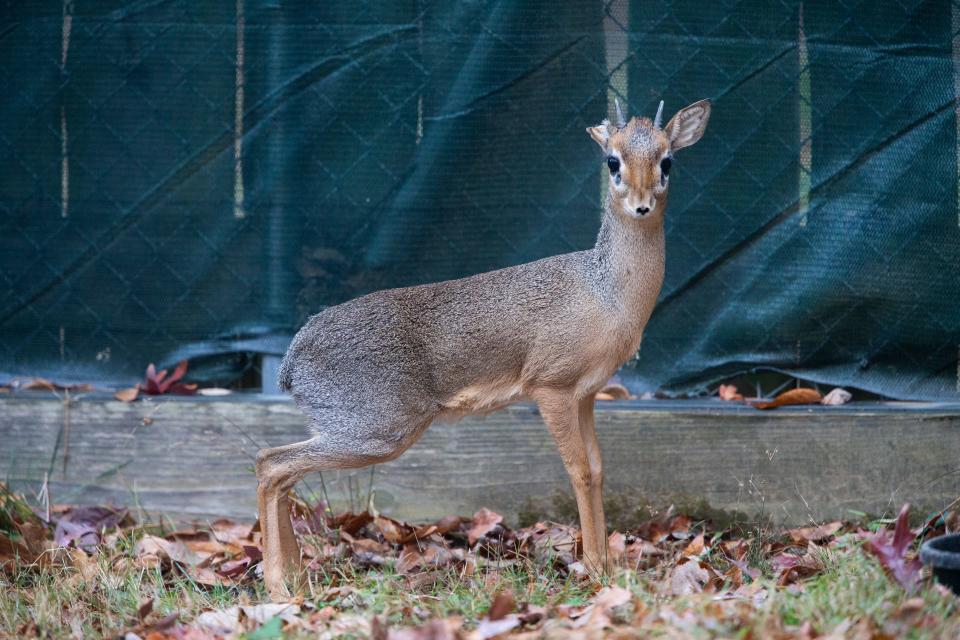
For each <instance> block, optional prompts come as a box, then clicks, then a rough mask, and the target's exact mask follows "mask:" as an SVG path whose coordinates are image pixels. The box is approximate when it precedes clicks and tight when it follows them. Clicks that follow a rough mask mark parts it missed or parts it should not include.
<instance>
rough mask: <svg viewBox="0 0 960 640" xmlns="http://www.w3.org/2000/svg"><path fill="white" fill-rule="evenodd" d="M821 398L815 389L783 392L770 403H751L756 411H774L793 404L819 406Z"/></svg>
mask: <svg viewBox="0 0 960 640" xmlns="http://www.w3.org/2000/svg"><path fill="white" fill-rule="evenodd" d="M821 399H822V396H821V395H820V392H819V391H817V390H816V389H790V390H789V391H784V392H783V393H781V394H780V395H778V396H777V397H776V398H774V399H773V401H771V402H763V401H760V402H756V401H755V402H753V406H754V407H756V408H757V409H775V408H777V407H785V406H787V405H794V404H819V403H820V400H821Z"/></svg>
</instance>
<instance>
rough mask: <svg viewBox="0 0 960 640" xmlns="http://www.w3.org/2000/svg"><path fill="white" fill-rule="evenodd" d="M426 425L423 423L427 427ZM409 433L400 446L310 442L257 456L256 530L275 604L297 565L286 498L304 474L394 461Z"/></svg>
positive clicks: (414, 432)
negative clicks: (257, 513) (257, 530)
mask: <svg viewBox="0 0 960 640" xmlns="http://www.w3.org/2000/svg"><path fill="white" fill-rule="evenodd" d="M426 424H428V423H425V424H424V425H422V426H423V427H425V426H426ZM422 430H423V429H422V428H420V429H412V430H411V434H412V435H411V437H409V438H407V439H406V440H403V441H401V442H394V441H389V440H388V441H375V440H370V441H366V442H364V443H363V446H364V447H365V451H364V452H363V453H361V452H359V451H358V450H357V449H358V448H360V447H359V446H358V445H356V443H346V442H339V443H335V442H323V441H321V439H320V438H311V439H310V440H304V441H303V442H297V443H295V444H288V445H286V446H283V447H275V448H273V449H262V450H261V451H260V452H259V453H258V454H257V481H258V483H259V484H258V486H257V499H258V506H259V510H260V529H261V534H262V536H263V579H264V582H266V585H267V591H268V592H269V593H270V597H271V599H273V600H274V601H281V600H285V599H287V598H288V597H289V595H290V594H289V591H287V586H286V584H285V578H287V577H289V576H291V574H293V573H294V572H295V571H296V570H297V569H298V567H299V566H300V545H299V544H298V543H297V538H296V536H295V535H294V533H293V525H292V524H291V522H290V503H289V500H288V498H287V494H288V493H289V491H290V490H291V489H292V488H293V486H294V485H295V484H296V483H297V482H299V481H300V479H301V478H303V476H305V475H306V474H308V473H310V472H313V471H326V470H329V469H359V468H361V467H366V466H368V465H371V464H375V463H378V462H384V461H386V460H392V459H393V458H396V457H397V456H399V455H400V454H401V453H403V451H404V450H406V448H407V447H409V446H410V445H411V444H413V442H414V441H415V440H416V438H417V437H418V436H419V434H420V432H422Z"/></svg>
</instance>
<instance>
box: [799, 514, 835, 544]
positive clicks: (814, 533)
mask: <svg viewBox="0 0 960 640" xmlns="http://www.w3.org/2000/svg"><path fill="white" fill-rule="evenodd" d="M842 527H843V523H842V522H840V521H839V520H838V521H836V522H828V523H827V524H822V525H820V526H818V527H800V528H798V529H789V530H788V531H787V534H788V535H789V536H790V539H791V540H793V541H794V542H796V543H797V544H802V545H806V544H807V543H808V542H817V543H821V542H823V541H824V540H828V539H829V538H832V537H833V536H834V534H836V533H837V531H839V530H840V529H841V528H842Z"/></svg>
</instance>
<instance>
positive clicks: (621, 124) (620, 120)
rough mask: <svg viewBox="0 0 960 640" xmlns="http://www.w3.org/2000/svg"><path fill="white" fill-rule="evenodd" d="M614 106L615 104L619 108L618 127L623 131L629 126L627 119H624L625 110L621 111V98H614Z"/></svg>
mask: <svg viewBox="0 0 960 640" xmlns="http://www.w3.org/2000/svg"><path fill="white" fill-rule="evenodd" d="M613 104H615V105H616V107H617V126H618V127H620V128H621V129H623V128H624V127H625V126H627V119H626V118H624V117H623V110H622V109H620V100H619V98H614V99H613Z"/></svg>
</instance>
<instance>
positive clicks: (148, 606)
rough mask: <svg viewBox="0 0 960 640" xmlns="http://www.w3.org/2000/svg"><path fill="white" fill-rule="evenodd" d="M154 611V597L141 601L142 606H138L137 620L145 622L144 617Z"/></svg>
mask: <svg viewBox="0 0 960 640" xmlns="http://www.w3.org/2000/svg"><path fill="white" fill-rule="evenodd" d="M152 611H153V598H147V599H145V600H143V601H142V602H141V603H140V606H139V607H137V620H139V621H140V622H143V619H144V618H146V617H147V616H148V615H150V613H151V612H152Z"/></svg>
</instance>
